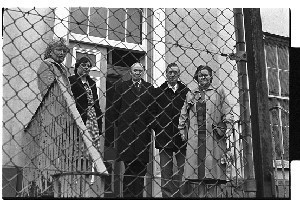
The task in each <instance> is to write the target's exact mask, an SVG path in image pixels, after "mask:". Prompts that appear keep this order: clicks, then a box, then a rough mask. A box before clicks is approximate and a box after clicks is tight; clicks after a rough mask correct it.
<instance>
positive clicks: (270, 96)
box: [268, 94, 290, 100]
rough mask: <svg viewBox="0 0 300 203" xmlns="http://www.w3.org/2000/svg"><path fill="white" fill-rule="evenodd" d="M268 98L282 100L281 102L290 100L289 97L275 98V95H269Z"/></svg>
mask: <svg viewBox="0 0 300 203" xmlns="http://www.w3.org/2000/svg"><path fill="white" fill-rule="evenodd" d="M268 97H269V98H276V99H282V100H290V98H289V97H281V96H276V95H272V94H269V95H268Z"/></svg>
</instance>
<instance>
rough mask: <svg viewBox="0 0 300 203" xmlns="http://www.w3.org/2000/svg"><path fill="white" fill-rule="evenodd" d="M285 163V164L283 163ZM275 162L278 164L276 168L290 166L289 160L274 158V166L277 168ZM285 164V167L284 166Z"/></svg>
mask: <svg viewBox="0 0 300 203" xmlns="http://www.w3.org/2000/svg"><path fill="white" fill-rule="evenodd" d="M282 163H283V164H282ZM275 164H276V168H285V169H289V168H290V163H289V161H287V160H278V159H277V160H273V167H274V168H275ZM282 165H283V167H282Z"/></svg>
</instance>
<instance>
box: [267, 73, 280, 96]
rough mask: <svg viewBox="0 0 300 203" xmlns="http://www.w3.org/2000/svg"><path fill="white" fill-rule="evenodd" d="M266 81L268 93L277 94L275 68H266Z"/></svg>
mask: <svg viewBox="0 0 300 203" xmlns="http://www.w3.org/2000/svg"><path fill="white" fill-rule="evenodd" d="M268 83H269V94H270V95H275V96H279V86H278V71H277V69H273V68H268Z"/></svg>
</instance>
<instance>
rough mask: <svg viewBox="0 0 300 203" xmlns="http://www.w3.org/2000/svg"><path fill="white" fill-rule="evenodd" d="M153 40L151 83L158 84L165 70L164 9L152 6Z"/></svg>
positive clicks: (163, 79) (163, 77) (163, 78)
mask: <svg viewBox="0 0 300 203" xmlns="http://www.w3.org/2000/svg"><path fill="white" fill-rule="evenodd" d="M153 11H154V16H155V17H154V18H153V28H154V30H155V32H153V42H154V43H155V49H154V50H153V61H154V64H153V85H154V86H155V87H157V86H160V85H161V84H162V83H164V81H165V76H164V72H165V70H166V60H165V58H166V46H165V41H166V39H165V36H166V33H165V32H166V28H165V18H166V13H165V11H166V10H165V9H159V8H153Z"/></svg>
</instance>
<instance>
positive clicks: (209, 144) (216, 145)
mask: <svg viewBox="0 0 300 203" xmlns="http://www.w3.org/2000/svg"><path fill="white" fill-rule="evenodd" d="M200 99H201V96H200V91H199V89H198V88H196V89H194V90H192V91H190V92H188V94H187V96H186V100H185V103H184V105H183V107H182V109H181V114H180V117H179V125H178V128H179V130H181V131H183V130H184V132H185V135H186V136H187V138H188V141H187V142H188V143H187V152H186V162H185V168H184V177H185V178H186V179H220V180H225V179H226V165H225V164H223V163H221V158H222V156H223V155H224V154H225V153H226V136H223V137H221V138H220V137H218V136H217V135H216V134H214V133H213V129H212V124H215V125H217V124H218V123H220V122H221V121H226V120H230V119H232V115H231V114H230V111H231V108H230V107H229V103H228V100H227V99H226V95H225V92H224V90H223V89H222V88H214V87H212V86H210V87H209V88H208V90H206V91H205V102H206V139H205V140H204V141H205V143H206V150H205V151H206V155H205V158H204V160H200V159H199V157H200V156H198V123H197V112H196V103H197V101H199V100H200ZM202 161H203V162H204V177H199V174H198V170H197V169H198V166H200V165H201V163H203V162H202Z"/></svg>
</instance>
